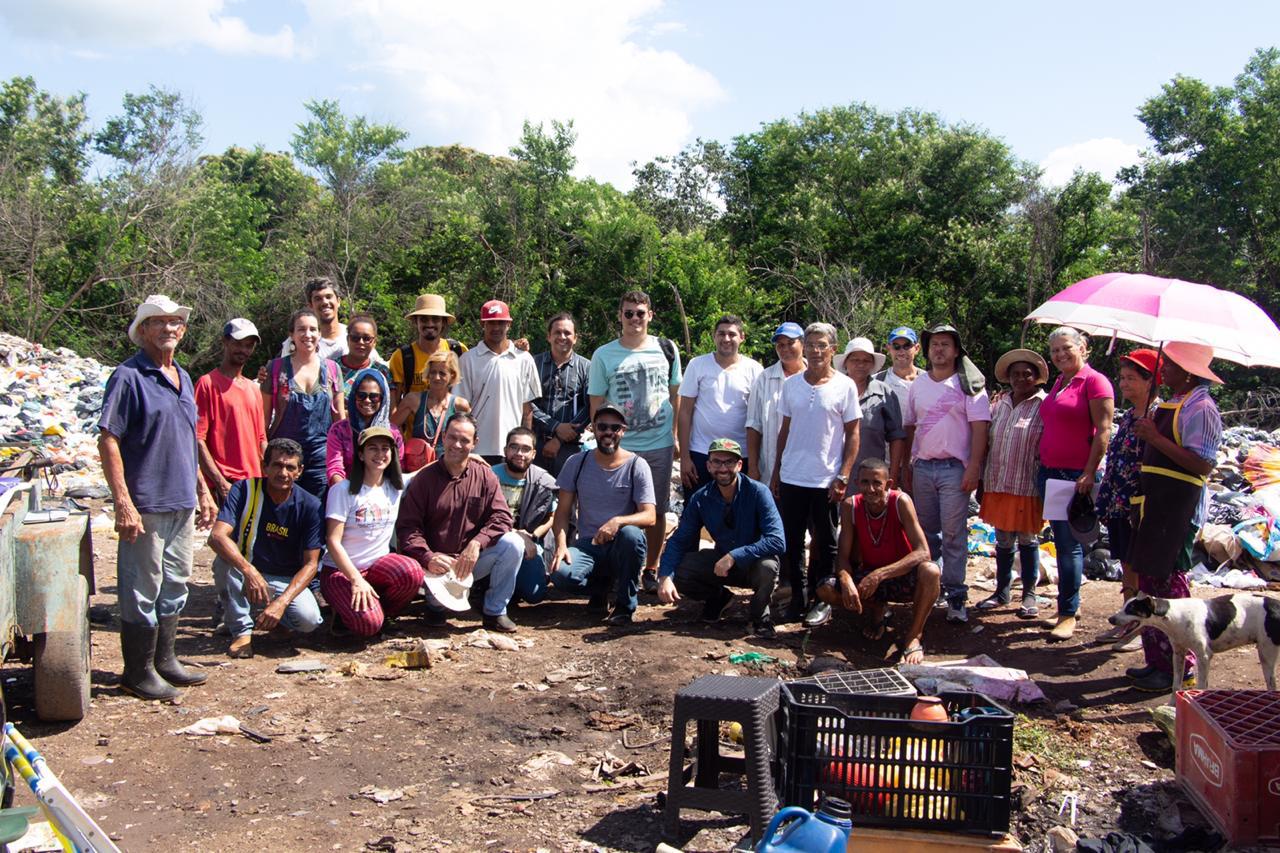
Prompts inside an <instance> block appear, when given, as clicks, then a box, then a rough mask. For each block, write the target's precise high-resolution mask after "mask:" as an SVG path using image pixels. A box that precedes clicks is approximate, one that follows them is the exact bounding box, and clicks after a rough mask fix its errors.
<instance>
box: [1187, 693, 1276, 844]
mask: <svg viewBox="0 0 1280 853" xmlns="http://www.w3.org/2000/svg"><path fill="white" fill-rule="evenodd" d="M1175 730H1176V733H1177V736H1178V756H1177V765H1176V766H1177V779H1178V782H1179V783H1180V784H1181V785H1182V787H1183V789H1184V790H1185V791H1186V792H1187V794H1188V795H1189V796H1190V797H1191V799H1192V800H1193V801H1195V803H1196V805H1197V806H1199V808H1200V810H1201V811H1202V812H1204V814H1205V816H1206V817H1208V818H1209V819H1210V820H1211V821H1212V822H1213V824H1214V825H1215V826H1216V827H1217V828H1218V830H1219V831H1220V832H1221V833H1222V834H1223V835H1225V836H1226V837H1227V838H1228V840H1230V842H1231V845H1232V846H1238V845H1241V844H1275V843H1277V842H1280V692H1268V691H1266V690H1184V691H1182V692H1180V693H1179V694H1178V720H1177V724H1176V729H1175Z"/></svg>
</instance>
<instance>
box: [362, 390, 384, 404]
mask: <svg viewBox="0 0 1280 853" xmlns="http://www.w3.org/2000/svg"><path fill="white" fill-rule="evenodd" d="M356 400H357V402H361V403H363V402H364V401H365V400H368V401H369V402H370V403H381V402H382V395H381V394H379V393H378V392H377V391H357V392H356Z"/></svg>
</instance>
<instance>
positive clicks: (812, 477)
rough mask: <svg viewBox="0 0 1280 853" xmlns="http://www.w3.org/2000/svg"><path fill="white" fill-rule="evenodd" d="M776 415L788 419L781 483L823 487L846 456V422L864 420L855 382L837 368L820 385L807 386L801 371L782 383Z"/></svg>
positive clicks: (837, 471)
mask: <svg viewBox="0 0 1280 853" xmlns="http://www.w3.org/2000/svg"><path fill="white" fill-rule="evenodd" d="M778 414H780V415H781V416H782V417H784V418H791V430H790V432H788V433H787V447H786V449H785V450H784V451H783V452H782V472H781V474H782V482H784V483H787V484H789V485H792V486H804V487H806V488H811V489H825V488H826V487H827V486H830V485H831V481H832V480H833V479H835V477H836V475H837V474H839V473H840V463H841V462H842V461H843V460H844V426H845V424H848V423H852V422H854V421H857V420H861V419H862V406H860V405H859V404H858V386H857V385H855V384H854V382H853V380H852V379H850V378H849V377H848V376H845V375H844V374H843V373H840V372H839V371H836V372H835V373H834V374H833V375H832V377H831V378H830V379H829V380H827V382H826V383H824V384H822V385H810V384H809V383H808V382H806V381H805V378H804V373H797V374H796V375H795V376H791V377H788V378H787V381H786V382H783V383H782V399H781V400H779V401H778Z"/></svg>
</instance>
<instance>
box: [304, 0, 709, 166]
mask: <svg viewBox="0 0 1280 853" xmlns="http://www.w3.org/2000/svg"><path fill="white" fill-rule="evenodd" d="M307 8H308V11H309V12H310V16H311V27H312V28H313V30H314V32H313V33H312V35H313V36H314V37H315V38H316V39H317V41H318V43H320V44H322V45H330V46H332V47H333V48H335V50H336V48H337V47H338V46H341V48H342V49H341V51H337V52H335V50H324V49H323V48H322V49H321V51H320V53H321V55H329V56H338V55H345V56H346V57H348V62H349V63H350V65H351V69H352V70H353V71H357V72H360V73H361V74H362V75H368V74H370V73H376V74H380V75H382V76H384V77H385V78H386V80H387V82H388V84H389V85H388V86H386V87H381V86H380V87H379V92H380V93H382V94H383V95H385V97H386V98H387V99H386V100H385V101H382V104H381V106H382V108H383V109H384V110H387V111H389V112H391V113H392V115H393V116H395V118H394V119H392V120H393V121H395V122H396V123H398V124H401V125H403V126H405V127H406V128H407V129H408V130H410V131H411V132H412V134H413V142H414V143H418V144H449V143H453V142H459V143H462V144H464V145H468V146H471V147H474V148H478V149H480V150H482V151H486V152H489V153H493V154H505V153H507V151H508V149H510V148H511V146H512V145H514V144H516V143H517V142H518V141H519V136H520V128H521V123H522V122H523V121H524V120H525V119H528V120H530V121H533V122H535V123H536V122H548V121H549V120H551V119H560V120H567V119H572V120H573V122H574V128H575V130H576V131H577V132H578V143H577V145H576V146H575V149H574V151H575V153H576V154H577V157H578V169H577V172H578V174H580V175H591V176H593V177H595V178H597V179H599V180H603V181H609V182H611V183H613V184H614V185H616V186H620V187H628V186H630V184H631V166H630V163H631V161H633V160H634V161H640V162H644V161H646V160H648V159H650V158H652V157H654V156H657V155H659V154H672V153H675V152H676V151H678V150H679V149H680V147H681V146H683V145H684V144H685V143H686V142H688V141H689V137H690V134H691V131H692V121H691V119H690V116H691V114H692V113H693V112H694V111H695V110H697V109H698V108H700V107H702V106H705V105H707V104H709V103H712V102H714V101H716V100H718V99H719V98H721V97H723V90H722V89H721V87H720V84H719V83H718V82H717V81H716V79H715V78H714V77H713V76H712V75H711V74H710V73H709V72H707V71H705V70H703V69H701V68H698V67H697V66H695V65H693V64H691V63H690V62H688V61H687V60H685V59H684V58H683V57H681V56H679V55H678V54H677V53H675V52H673V51H670V50H663V49H659V48H657V47H654V46H652V44H651V41H652V39H653V38H654V30H655V27H656V28H657V29H658V30H663V29H666V25H667V22H665V21H659V22H656V23H655V22H654V21H653V20H652V18H653V16H654V14H655V13H656V12H658V11H659V10H660V9H661V2H660V0H625V1H624V0H616V2H608V3H600V2H598V0H559V2H540V3H507V2H498V0H478V2H468V3H457V2H443V0H308V2H307ZM348 111H350V110H348Z"/></svg>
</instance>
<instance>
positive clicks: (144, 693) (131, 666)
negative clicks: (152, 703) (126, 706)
mask: <svg viewBox="0 0 1280 853" xmlns="http://www.w3.org/2000/svg"><path fill="white" fill-rule="evenodd" d="M158 633H159V629H157V628H152V627H150V626H147V625H135V624H133V623H132V622H121V623H120V654H121V656H122V657H123V658H124V677H123V678H122V679H120V686H121V687H122V688H124V689H125V690H126V691H127V692H129V693H132V694H133V695H134V696H137V697H138V698H139V699H149V700H155V699H159V700H160V701H162V702H172V701H173V700H174V699H177V698H178V697H179V696H181V695H182V691H180V690H178V688H176V687H174V686H173V685H172V684H170V683H169V682H167V681H165V680H164V679H163V678H161V677H160V676H159V675H158V674H157V673H156V668H155V663H154V659H155V655H156V635H157V634H158Z"/></svg>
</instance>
